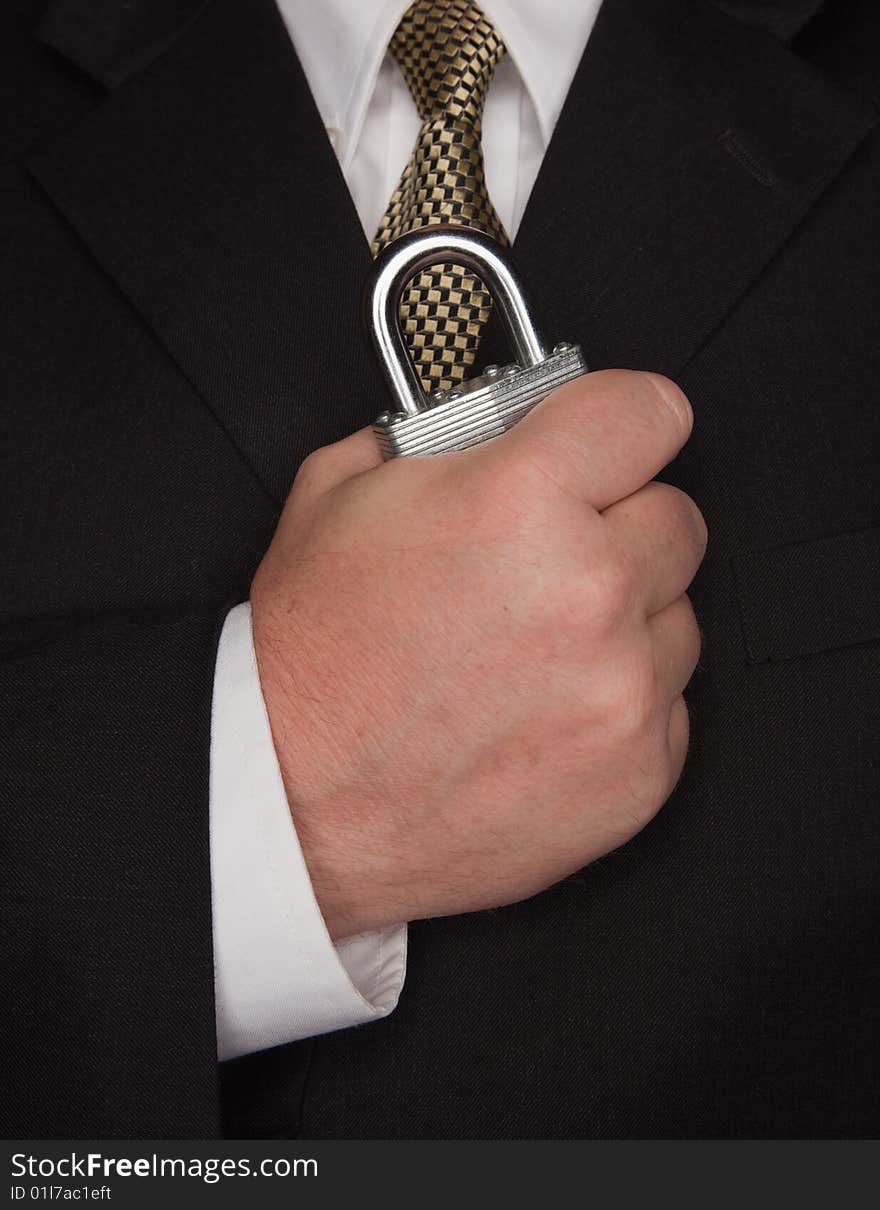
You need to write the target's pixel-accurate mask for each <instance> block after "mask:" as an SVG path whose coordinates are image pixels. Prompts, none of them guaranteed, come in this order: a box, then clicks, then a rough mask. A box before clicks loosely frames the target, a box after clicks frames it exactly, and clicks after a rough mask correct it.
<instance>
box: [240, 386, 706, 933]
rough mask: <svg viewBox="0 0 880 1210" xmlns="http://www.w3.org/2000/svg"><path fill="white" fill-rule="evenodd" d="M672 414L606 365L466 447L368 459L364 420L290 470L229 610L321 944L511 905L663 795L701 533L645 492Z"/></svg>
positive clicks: (602, 844) (667, 390)
mask: <svg viewBox="0 0 880 1210" xmlns="http://www.w3.org/2000/svg"><path fill="white" fill-rule="evenodd" d="M691 419H692V417H691V410H690V406H689V404H688V402H687V400H686V399H685V397H684V395H683V394H682V393H681V391H680V390H679V389H678V388H677V387H676V386H675V385H674V384H673V383H671V382H669V381H668V380H667V379H665V378H662V377H660V376H658V375H655V374H643V373H634V372H628V371H604V372H601V373H595V374H590V375H587V376H585V377H583V378H580V379H578V380H577V381H575V382H572V383H569V384H567V385H566V386H564V387H561V388H560V389H559V390H557V391H555V392H554V393H553V394H552V395H551V396H549V397H548V398H547V399H546V400H545V401H544V402H543V403H541V404H539V405H538V406H537V407H536V408H535V409H534V411H533V412H531V414H530V415H529V416H527V417H526V419H525V420H523V421H522V422H521V423H520V424H519V425H518V426H517V427H516V428H515V429H513V430H512V431H511V432H509V433H507V434H505V435H504V436H502V437H499V438H496V439H495V440H494V441H491V442H489V443H488V444H486V445H482V446H478V447H476V448H474V449H470V450H466V451H461V452H458V453H451V454H442V455H437V456H434V457H428V458H402V459H400V460H398V461H393V462H388V463H384V464H382V463H381V462H380V460H379V457H378V454H377V451H376V446H375V442H374V439H373V436H372V434H371V433H370V432H368V431H362V432H359V433H356V434H354V435H353V436H352V437H349V438H347V439H346V440H344V441H340V442H338V443H337V444H336V445H332V446H327V447H326V448H324V449H321V450H318V451H317V452H316V453H314V454H312V455H311V456H310V457H309V458H308V459H307V460H306V461H305V462H304V463H303V465H302V467H301V469H300V472H299V474H298V476H297V478H296V482H295V483H294V485H293V490H292V491H291V494H290V498H289V500H288V502H287V505H286V507H285V509H284V513H283V515H282V517H281V521H280V523H279V526H278V530H277V532H276V534H275V537H274V539H273V541H272V545H271V546H270V548H269V550H268V552H267V554H266V556H265V558H264V559H263V562H262V564H261V565H260V568H259V570H258V572H257V575H256V578H255V580H254V583H253V587H252V592H251V601H252V605H253V618H254V641H255V646H256V652H257V660H258V664H259V669H260V679H261V682H262V686H263V693H264V696H265V699H266V704H267V707H268V711H269V717H270V721H271V724H272V731H273V736H274V740H275V746H276V749H277V752H278V757H279V760H280V763H281V768H282V771H283V774H284V780H285V786H286V790H287V795H288V800H289V802H290V807H291V811H292V812H293V816H294V820H295V822H296V828H297V832H298V835H299V838H300V841H301V844H302V847H303V852H304V854H305V858H306V862H307V865H308V867H309V872H310V874H311V877H312V882H313V885H314V887H315V892H316V895H317V898H318V902H319V903H320V906H321V909H322V911H323V913H324V917H325V920H326V922H327V926H328V928H329V930H330V933H331V935H332V936H334V937H337V938H338V937H343V936H347V935H349V934H352V933H357V932H361V931H363V930H365V929H368V928H374V927H378V926H382V925H387V924H392V923H397V922H401V921H405V920H413V919H418V918H420V917H426V916H437V915H450V914H454V913H458V912H467V911H472V910H474V909H479V908H488V907H497V906H500V905H502V904H505V903H511V902H513V901H515V900H518V899H523V898H525V897H526V896H528V895H532V894H534V893H535V892H537V891H540V890H542V889H543V888H545V887H547V886H549V885H551V884H552V883H554V882H556V881H558V880H559V879H561V878H563V877H565V876H566V875H568V874H570V873H572V872H573V871H574V870H576V869H578V868H579V867H581V866H583V865H584V864H586V863H587V862H590V861H592V860H594V859H595V858H596V857H599V856H600V855H602V854H603V853H607V852H608V851H609V850H610V849H613V848H615V847H616V846H618V845H620V844H622V843H623V842H624V841H626V840H627V839H628V838H629V837H631V836H632V835H633V834H634V833H635V832H637V831H638V830H639V829H640V828H642V827H644V825H645V824H646V823H647V822H648V821H649V820H650V819H651V818H652V816H653V815H654V814H655V812H656V811H657V810H658V808H659V807H660V806H661V804H662V803H663V802H664V801H665V800H666V798H667V797H668V796H669V794H670V792H671V791H672V789H673V787H674V785H675V783H676V781H677V779H678V777H679V775H680V773H681V769H682V765H683V762H684V758H685V752H686V749H687V736H688V721H687V711H686V708H685V704H684V701H683V699H682V696H681V695H682V691H683V689H684V688H685V685H686V684H687V682H688V680H689V679H690V676H691V674H692V672H693V669H694V667H695V665H696V661H697V657H698V654H699V633H698V629H697V625H696V622H695V619H694V615H693V612H692V610H691V606H690V603H689V601H688V599H687V597H686V596H685V590H686V589H687V587H688V585H689V583H690V581H691V579H692V578H693V576H694V573H695V572H696V570H697V567H698V566H699V563H700V561H701V559H702V557H703V552H704V549H705V543H706V529H705V525H704V522H703V519H702V517H701V516H700V513H699V511H698V510H697V508H696V506H695V505H694V503H693V502H692V501H691V500H690V498H689V497H688V496H686V495H684V494H683V493H682V492H680V491H678V490H677V489H675V488H673V487H669V486H666V485H664V484H660V483H655V482H650V480H651V479H652V477H653V476H654V475H655V474H656V473H657V472H658V471H659V470H660V469H661V468H662V467H663V466H665V465H666V463H667V462H669V461H670V459H672V458H673V457H674V456H675V454H676V453H677V452H678V450H679V449H680V448H681V446H682V445H683V444H684V442H685V441H686V440H687V438H688V435H689V433H690V428H691Z"/></svg>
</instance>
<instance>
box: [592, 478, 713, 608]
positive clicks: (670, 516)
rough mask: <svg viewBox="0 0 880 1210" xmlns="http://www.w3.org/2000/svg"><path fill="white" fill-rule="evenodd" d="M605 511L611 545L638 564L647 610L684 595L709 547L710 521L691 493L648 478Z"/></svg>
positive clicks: (662, 606)
mask: <svg viewBox="0 0 880 1210" xmlns="http://www.w3.org/2000/svg"><path fill="white" fill-rule="evenodd" d="M602 517H603V520H604V521H605V524H606V525H607V527H608V537H609V538H610V540H611V543H612V545H613V547H614V548H615V549H616V550H617V551H619V552H620V553H621V554H622V555H623V556H624V558H625V559H626V560H627V563H628V564H630V565H631V566H633V567H634V569H635V573H636V574H635V580H636V583H637V584H638V585H639V587H640V589H641V596H640V598H639V602H638V603H639V605H640V606H641V608H643V609H644V611H645V613H646V614H652V613H656V612H657V611H658V610H659V609H663V608H664V607H665V606H667V605H669V604H670V602H672V601H675V600H676V599H677V598H678V597H680V596H681V594H682V593H683V592H684V591H685V590H686V589H687V587H688V585H689V584H690V582H691V580H693V578H694V576H695V575H696V572H697V568H698V567H699V566H700V563H701V562H702V561H703V555H704V554H705V553H706V522H705V521H704V520H703V516H702V513H701V512H700V510H699V509H698V508H697V506H696V504H694V502H693V500H691V498H690V496H687V495H685V493H684V492H682V491H679V489H678V488H677V487H671V486H670V485H669V484H668V483H656V482H654V483H649V484H647V485H646V486H645V487H642V488H640V489H639V490H638V491H637V492H634V493H633V494H632V495H631V496H627V497H626V499H625V500H619V501H618V502H617V503H616V504H612V505H611V507H610V508H606V509H605V511H604V512H603V513H602Z"/></svg>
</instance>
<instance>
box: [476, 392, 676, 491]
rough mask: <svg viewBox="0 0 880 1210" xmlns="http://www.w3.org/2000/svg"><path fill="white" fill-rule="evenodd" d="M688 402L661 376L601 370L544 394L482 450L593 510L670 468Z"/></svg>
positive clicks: (633, 489) (636, 488)
mask: <svg viewBox="0 0 880 1210" xmlns="http://www.w3.org/2000/svg"><path fill="white" fill-rule="evenodd" d="M692 422H693V415H692V412H691V407H690V404H689V403H688V401H687V399H686V397H685V396H684V394H683V393H682V392H681V391H680V390H679V388H678V387H677V386H676V385H675V383H673V382H670V380H669V379H668V378H664V377H663V376H662V375H660V374H648V373H641V372H636V371H633V370H602V371H600V372H597V373H594V374H585V375H583V376H582V377H580V378H577V379H575V380H574V381H573V382H569V383H566V384H565V386H562V387H559V388H558V389H557V390H555V391H553V392H552V393H551V394H550V395H548V396H547V398H546V399H545V400H543V401H542V402H541V403H539V404H538V405H537V406H536V407H535V408H534V409H533V410H532V411H531V412H530V413H529V414H528V416H526V417H525V418H524V419H523V420H521V421H520V423H519V424H518V425H517V426H516V427H515V428H513V429H511V431H510V432H509V433H507V434H505V435H504V436H503V437H500V438H498V439H497V440H496V441H493V442H491V443H490V444H489V446H487V447H486V448H487V450H489V449H490V448H492V447H494V448H492V455H493V456H496V457H497V456H499V455H500V456H505V455H508V456H509V453H510V452H511V451H513V450H515V451H517V452H518V453H519V455H520V456H522V457H523V458H525V459H527V460H530V461H533V462H537V464H538V465H539V466H540V467H541V469H542V470H544V471H545V472H546V473H547V475H548V476H550V477H551V478H552V479H554V480H556V482H557V483H558V484H559V486H560V487H562V488H564V489H565V490H567V491H570V492H573V493H575V494H577V495H578V496H579V497H581V498H582V499H584V500H585V501H587V502H588V503H589V504H592V505H593V507H594V508H598V509H603V508H607V507H608V505H609V504H613V503H614V502H615V501H617V500H622V499H623V498H624V497H625V496H629V495H631V494H632V493H633V492H634V491H637V490H638V489H639V488H640V487H642V486H643V485H644V484H645V483H647V482H648V480H649V479H652V478H653V477H654V476H655V475H656V474H657V472H658V471H660V470H662V468H663V467H664V466H666V464H667V463H668V462H670V461H671V460H672V459H673V458H674V457H675V455H676V454H677V453H678V451H679V450H680V449H681V447H682V446H683V445H684V443H685V441H687V439H688V437H689V436H690V431H691V425H692Z"/></svg>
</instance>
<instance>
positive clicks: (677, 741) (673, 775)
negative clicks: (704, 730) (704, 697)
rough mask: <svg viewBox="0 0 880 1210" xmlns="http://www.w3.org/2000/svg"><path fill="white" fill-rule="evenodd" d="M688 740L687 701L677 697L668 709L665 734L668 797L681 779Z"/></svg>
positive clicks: (688, 719)
mask: <svg viewBox="0 0 880 1210" xmlns="http://www.w3.org/2000/svg"><path fill="white" fill-rule="evenodd" d="M689 742H690V718H689V717H688V708H687V703H686V702H685V700H684V698H683V697H677V698H676V699H675V701H674V702H673V703H672V709H671V710H670V711H669V729H668V731H667V734H666V746H667V751H668V753H669V789H668V791H667V795H666V797H667V798H668V797H669V795H670V794H671V793H672V791H673V790H674V789H675V787H676V786H677V785H678V783H679V781H680V780H681V775H682V772H683V771H684V762H685V760H686V759H687V752H688V744H689Z"/></svg>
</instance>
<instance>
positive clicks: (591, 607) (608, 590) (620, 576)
mask: <svg viewBox="0 0 880 1210" xmlns="http://www.w3.org/2000/svg"><path fill="white" fill-rule="evenodd" d="M585 587H586V591H587V607H586V617H587V618H588V619H589V621H590V623H591V626H592V628H593V630H594V631H596V632H598V633H599V634H600V635H604V634H606V633H608V632H610V631H614V630H615V629H616V628H617V627H618V626H619V624H620V622H621V621H622V620H623V619H624V618H625V617H627V616H628V615H629V613H630V612H631V610H632V605H633V602H634V601H635V600H636V599H637V589H638V583H637V574H636V570H635V568H634V566H633V564H632V562H631V561H630V560H628V559H626V558H624V557H622V556H621V555H619V554H609V555H608V556H606V557H605V558H604V559H600V560H597V561H596V562H595V563H594V565H593V568H592V572H591V574H590V575H589V576H588V577H587V579H586V581H585Z"/></svg>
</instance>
